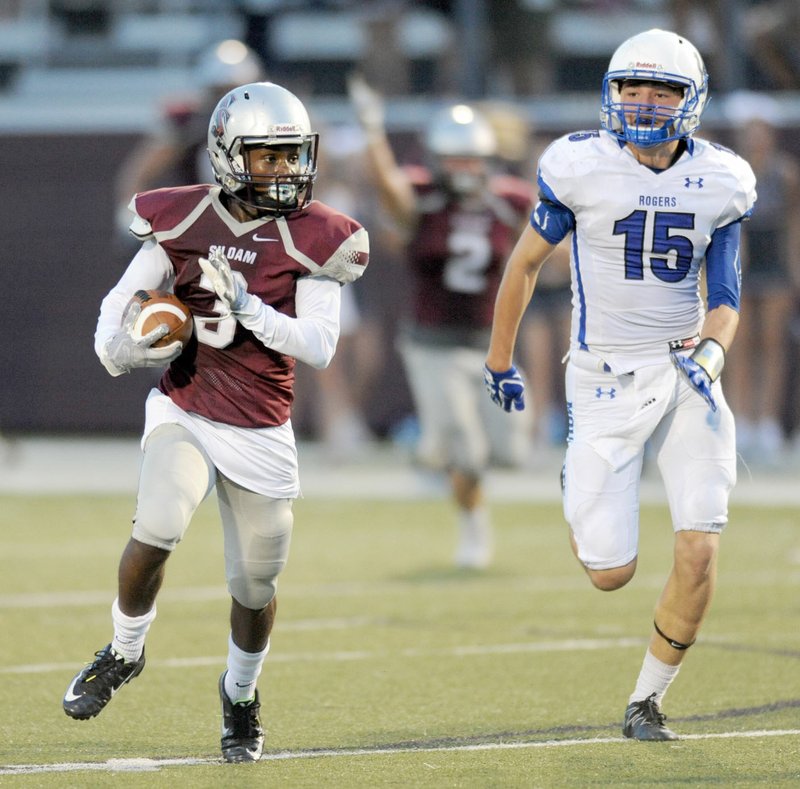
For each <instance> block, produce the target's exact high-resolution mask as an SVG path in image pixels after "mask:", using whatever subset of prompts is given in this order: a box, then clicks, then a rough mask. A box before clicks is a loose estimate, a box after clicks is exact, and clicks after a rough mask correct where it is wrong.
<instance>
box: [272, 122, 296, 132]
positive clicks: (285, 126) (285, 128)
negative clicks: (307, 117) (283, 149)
mask: <svg viewBox="0 0 800 789" xmlns="http://www.w3.org/2000/svg"><path fill="white" fill-rule="evenodd" d="M299 131H300V128H299V126H298V125H297V124H296V123H276V124H275V125H274V126H273V127H272V132H273V134H297V133H298V132H299Z"/></svg>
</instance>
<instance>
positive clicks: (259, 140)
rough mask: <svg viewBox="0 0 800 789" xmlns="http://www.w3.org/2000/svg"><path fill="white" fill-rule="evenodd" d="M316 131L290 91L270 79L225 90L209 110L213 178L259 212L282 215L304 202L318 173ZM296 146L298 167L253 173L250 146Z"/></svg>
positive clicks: (301, 205)
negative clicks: (293, 170) (288, 172)
mask: <svg viewBox="0 0 800 789" xmlns="http://www.w3.org/2000/svg"><path fill="white" fill-rule="evenodd" d="M318 143H319V135H318V134H315V133H314V132H312V131H311V122H310V121H309V119H308V113H307V112H306V108H305V107H304V106H303V103H302V102H301V101H300V99H298V98H297V96H295V95H294V94H293V93H291V92H289V91H288V90H286V88H282V87H281V86H280V85H275V84H274V83H272V82H255V83H252V84H249V85H242V86H240V87H238V88H234V89H233V90H232V91H229V92H228V93H226V94H225V95H224V96H223V97H222V98H221V99H220V101H219V103H218V104H217V106H216V108H215V110H214V112H213V113H212V115H211V122H210V124H209V127H208V155H209V156H210V158H211V166H212V167H213V169H214V175H215V177H216V179H217V182H218V183H219V184H220V185H221V186H222V188H223V190H224V191H225V192H226V193H227V194H229V195H230V196H231V197H233V198H234V199H236V200H239V201H240V202H242V203H244V204H245V205H248V206H250V207H251V208H256V209H258V210H259V211H260V212H264V213H272V214H287V213H291V212H292V211H297V210H298V209H301V208H303V207H304V206H306V205H307V204H308V203H309V202H310V200H311V190H312V185H313V183H314V179H315V178H316V176H317V147H318ZM283 145H297V146H298V153H299V156H300V167H299V169H298V172H296V173H292V174H291V175H280V176H264V175H254V174H252V173H251V172H249V170H248V169H247V167H248V165H247V149H248V148H249V147H277V146H283Z"/></svg>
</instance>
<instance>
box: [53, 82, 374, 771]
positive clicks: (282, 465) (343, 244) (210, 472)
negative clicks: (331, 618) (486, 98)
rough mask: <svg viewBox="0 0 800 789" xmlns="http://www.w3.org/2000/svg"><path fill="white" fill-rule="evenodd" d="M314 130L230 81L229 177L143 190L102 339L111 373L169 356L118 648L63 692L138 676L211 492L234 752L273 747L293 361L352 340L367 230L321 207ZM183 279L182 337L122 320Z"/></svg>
mask: <svg viewBox="0 0 800 789" xmlns="http://www.w3.org/2000/svg"><path fill="white" fill-rule="evenodd" d="M317 141H318V140H317V135H316V134H315V133H313V132H312V130H311V125H310V122H309V119H308V114H307V112H306V110H305V108H304V107H303V104H302V103H301V102H300V100H299V99H298V98H297V97H296V96H294V95H293V94H292V93H290V92H289V91H287V90H285V89H284V88H282V87H280V86H278V85H275V84H272V83H268V82H262V83H252V84H247V85H243V86H241V87H238V88H235V89H234V90H232V91H230V92H229V93H227V94H226V95H225V96H224V97H223V98H222V99H221V100H220V102H219V104H218V105H217V107H216V109H215V110H214V112H213V115H212V117H211V122H210V125H209V131H208V150H209V155H210V157H211V164H212V167H213V169H214V174H215V177H216V180H217V185H214V186H212V185H209V184H200V185H194V186H183V187H177V188H167V189H158V190H155V191H150V192H143V193H139V194H137V195H135V196H134V198H133V200H132V201H131V209H132V210H133V212H134V219H133V222H132V223H131V232H132V233H133V234H134V235H135V236H137V237H138V238H139V239H140V240H141V241H142V246H141V249H140V250H139V252H138V253H137V254H136V256H135V257H134V258H133V260H132V261H131V263H130V264H129V266H128V268H127V269H126V271H125V272H124V274H123V275H122V278H121V279H120V280H119V282H118V283H117V284H116V285H115V286H114V288H112V290H111V291H110V292H109V294H108V295H107V296H106V297H105V299H104V300H103V303H102V306H101V309H100V317H99V320H98V324H97V331H96V334H95V349H96V351H97V354H98V356H99V357H100V360H101V361H102V363H103V364H104V366H105V367H106V369H107V370H108V371H109V373H111V375H115V376H116V375H121V374H123V373H126V372H129V371H130V370H131V369H133V368H136V367H153V366H163V365H165V364H167V363H169V366H168V367H167V369H166V370H165V372H164V374H163V376H162V378H161V381H160V383H159V384H158V387H157V388H155V389H153V390H152V392H151V393H150V395H149V397H148V399H147V404H146V418H145V428H144V435H143V439H142V447H143V461H142V469H141V476H140V481H139V491H138V497H137V505H136V514H135V517H134V526H133V534H132V537H131V539H130V541H129V542H128V545H127V546H126V548H125V550H124V552H123V554H122V558H121V561H120V566H119V587H118V595H117V598H116V599H115V600H114V603H113V606H112V620H113V625H114V635H113V639H112V641H111V642H110V643H109V644H108V645H107V646H105V647H104V648H102V649H101V650H99V651H98V652H96V653H95V660H94V662H92V663H91V665H89V666H87V667H86V668H85V669H83V670H82V671H80V672H79V673H78V674H77V675H76V676H75V678H74V679H73V680H72V682H71V683H70V685H69V688H68V689H67V692H66V695H65V696H64V702H63V706H64V710H65V712H66V713H67V715H69V716H71V717H73V718H77V719H87V718H92V717H94V716H95V715H97V714H98V713H99V712H100V711H101V710H102V709H103V708H104V707H105V705H106V704H107V703H108V702H109V701H110V699H111V697H112V695H113V694H114V693H115V692H116V691H117V690H119V689H120V687H122V685H124V684H125V683H127V682H129V681H130V680H131V679H133V678H134V677H136V676H138V674H139V673H141V671H142V668H143V667H144V662H145V655H144V641H145V636H146V634H147V631H148V629H149V627H150V625H151V624H152V622H153V620H154V619H155V616H156V595H157V593H158V590H159V587H160V586H161V582H162V580H163V577H164V567H165V563H166V560H167V558H168V557H169V555H170V553H171V551H172V550H173V549H174V548H175V546H176V545H177V544H178V542H180V540H181V539H182V537H183V535H184V533H185V531H186V529H187V527H188V525H189V522H190V521H191V519H192V516H193V514H194V512H195V511H196V509H197V507H198V506H199V505H200V503H201V502H202V501H203V499H205V497H206V496H207V495H208V494H209V493H210V492H211V491H212V490H213V489H215V488H216V493H217V499H218V503H219V512H220V516H221V519H222V526H223V533H224V545H225V548H224V553H225V569H226V577H227V582H228V590H229V592H230V595H231V615H230V636H229V639H228V660H227V669H226V671H224V672H223V674H222V676H221V677H220V681H219V693H220V698H221V701H222V711H223V724H222V754H223V757H224V758H225V759H226V761H229V762H250V761H256V760H257V759H259V758H260V756H261V752H262V747H263V739H264V735H263V730H262V728H261V723H260V720H259V697H258V691H257V689H256V681H257V678H258V676H259V674H260V672H261V668H262V664H263V662H264V659H265V657H266V655H267V651H268V649H269V636H270V632H271V630H272V625H273V622H274V618H275V610H276V597H275V594H276V587H277V578H278V575H279V574H280V572H281V570H282V569H283V567H284V565H285V563H286V558H287V555H288V551H289V541H290V537H291V531H292V520H293V516H292V501H293V499H295V498H296V497H297V496H298V495H299V492H300V491H299V482H298V469H297V452H296V447H295V440H294V435H293V432H292V425H291V421H290V411H291V405H292V398H293V382H294V369H295V362H296V360H300V361H302V362H306V363H307V364H310V365H312V366H313V367H316V368H324V367H325V366H327V365H328V364H329V363H330V361H331V359H332V357H333V354H334V351H335V349H336V342H337V339H338V335H339V302H340V289H341V286H342V285H344V284H347V283H349V282H352V281H354V280H355V279H357V278H358V277H359V276H361V274H362V273H363V271H364V267H365V266H366V264H367V259H368V238H367V233H366V231H365V230H364V229H363V228H362V227H361V225H359V224H358V223H357V222H356V221H355V220H353V219H351V218H350V217H348V216H345V215H344V214H342V213H340V212H338V211H335V210H334V209H332V208H330V207H328V206H326V205H324V204H323V203H320V202H319V201H312V199H311V197H312V188H313V184H314V179H315V176H316V152H317ZM151 288H157V289H170V290H173V291H174V293H175V294H176V295H177V296H178V298H180V299H181V301H183V302H184V304H186V305H187V306H189V308H190V309H191V310H192V313H193V316H194V324H195V334H194V336H193V338H192V340H191V341H190V342H189V343H187V345H186V346H185V347H181V346H180V344H177V343H173V344H172V345H169V346H167V347H166V348H155V347H153V346H152V343H154V342H155V341H156V340H157V339H159V338H160V337H161V336H162V335H163V329H165V328H166V327H159V328H157V329H154V330H153V331H152V332H151V333H150V334H149V335H147V336H146V337H144V338H143V339H142V340H140V341H138V342H137V341H134V340H133V339H132V338H131V336H130V335H129V333H128V332H127V328H126V327H127V324H128V321H125V322H124V323H123V322H122V316H123V311H124V309H125V305H126V304H127V303H128V300H129V299H130V296H131V295H132V294H133V293H134V291H136V290H139V289H151Z"/></svg>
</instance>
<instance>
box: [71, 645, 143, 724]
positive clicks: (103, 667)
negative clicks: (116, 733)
mask: <svg viewBox="0 0 800 789" xmlns="http://www.w3.org/2000/svg"><path fill="white" fill-rule="evenodd" d="M94 656H95V660H94V663H92V664H91V665H88V666H86V668H84V669H83V670H82V671H80V672H78V674H77V675H76V676H75V678H74V679H73V680H72V682H71V683H70V685H69V687H68V688H67V692H66V693H65V694H64V712H66V713H67V715H69V716H70V718H75V719H76V720H82V721H83V720H89V718H94V716H95V715H98V714H99V713H100V712H101V711H102V709H103V707H105V706H106V704H108V702H109V701H111V698H112V696H113V695H114V694H115V693H116V692H117V691H118V690H119V689H120V688H121V687H122V686H123V685H124V684H125V683H126V682H130V681H131V680H132V679H133V678H134V677H138V676H139V674H141V673H142V669H143V668H144V650H142V656H141V657H140V658H139V659H138V660H135V661H132V662H129V663H126V662H125V660H124V658H123V657H122V655H118V654H117V653H116V652H115V651H114V650H113V649H112V648H111V644H108V646H106V647H103V649H101V650H100V651H99V652H95V653H94Z"/></svg>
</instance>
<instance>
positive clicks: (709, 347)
mask: <svg viewBox="0 0 800 789" xmlns="http://www.w3.org/2000/svg"><path fill="white" fill-rule="evenodd" d="M692 359H694V361H696V362H697V363H698V364H699V365H700V366H701V367H702V368H703V369H704V370H705V371H706V372H707V373H708V377H709V378H710V379H711V380H712V382H713V381H716V380H717V378H719V375H720V373H721V372H722V368H723V367H724V366H725V349H724V348H723V347H722V345H720V343H718V342H717V341H716V340H714V339H712V338H711V337H706V338H705V339H703V340H701V341H700V344H699V345H698V346H697V348H696V349H695V351H694V353H693V354H692Z"/></svg>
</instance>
